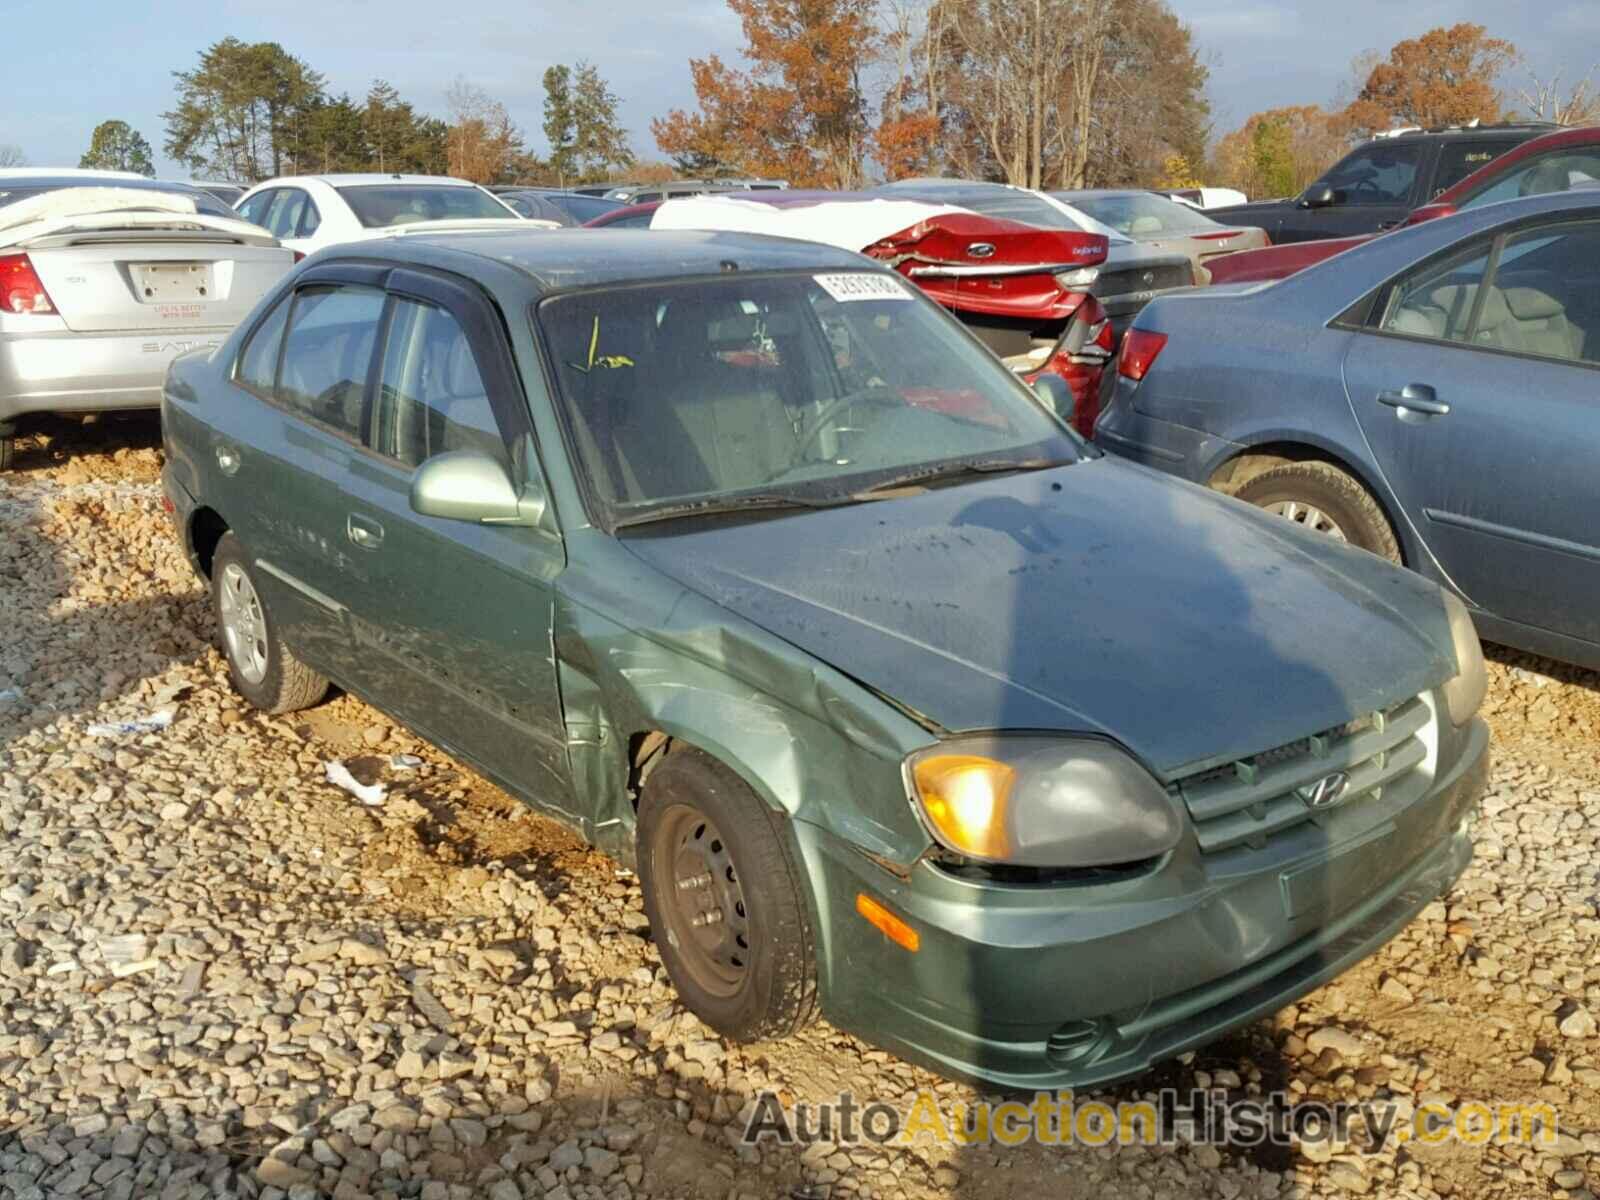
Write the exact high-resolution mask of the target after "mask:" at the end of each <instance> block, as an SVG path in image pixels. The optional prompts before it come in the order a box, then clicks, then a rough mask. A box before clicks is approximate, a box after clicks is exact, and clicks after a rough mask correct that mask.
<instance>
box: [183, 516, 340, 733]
mask: <svg viewBox="0 0 1600 1200" xmlns="http://www.w3.org/2000/svg"><path fill="white" fill-rule="evenodd" d="M235 572H238V573H239V574H240V575H242V576H243V578H244V580H246V581H247V582H248V584H249V592H250V594H251V595H252V596H253V598H254V601H255V603H254V606H253V613H254V617H253V622H252V624H253V626H254V628H255V631H256V632H257V634H258V636H254V637H251V638H249V639H248V640H249V642H250V644H251V646H252V647H254V649H253V650H248V651H247V650H244V649H242V643H241V641H240V640H239V639H238V638H235V637H233V636H232V635H230V632H229V622H228V620H227V619H226V617H225V615H224V614H225V606H226V605H227V604H228V603H229V601H226V600H225V598H224V592H225V591H228V590H229V589H230V587H231V586H232V585H233V584H236V583H237V582H238V576H237V575H235V574H234V573H235ZM237 595H238V592H237V591H235V592H234V596H235V597H237ZM211 609H212V613H213V615H214V616H215V617H216V620H217V636H218V639H219V640H220V641H221V643H222V653H223V657H225V658H226V659H227V660H228V675H229V677H230V678H231V679H232V681H233V687H234V690H235V691H237V692H238V693H239V694H240V695H241V696H243V697H244V698H245V699H246V700H248V701H249V702H250V703H251V704H252V705H254V706H255V707H256V708H259V709H261V710H262V711H264V712H269V713H288V712H294V711H296V710H297V709H302V708H309V707H311V705H313V704H315V703H317V702H318V701H319V700H321V699H322V698H323V697H324V696H326V695H327V694H328V681H327V679H326V678H324V677H323V676H321V675H319V674H317V672H315V671H313V670H312V669H311V668H310V667H308V666H306V665H305V663H303V662H301V661H300V660H299V659H298V658H296V657H295V656H294V653H293V652H292V651H291V650H290V649H289V648H288V647H287V646H285V645H284V644H283V641H282V639H281V638H279V637H278V635H277V632H276V627H275V626H274V624H273V620H272V614H271V613H270V612H269V611H268V610H267V607H266V600H265V599H264V598H263V597H262V595H261V587H260V583H259V580H258V577H257V575H256V573H255V571H254V569H253V568H252V567H251V565H250V559H249V556H248V555H246V554H245V552H244V547H242V546H241V545H240V544H239V539H238V538H236V537H234V536H233V534H232V533H231V532H230V533H225V534H223V535H222V538H221V540H220V541H218V542H217V549H216V552H215V553H214V554H213V555H212V557H211ZM252 653H253V654H255V655H256V656H257V657H256V658H255V661H254V662H253V663H245V662H241V659H243V658H245V657H246V656H247V655H249V654H252Z"/></svg>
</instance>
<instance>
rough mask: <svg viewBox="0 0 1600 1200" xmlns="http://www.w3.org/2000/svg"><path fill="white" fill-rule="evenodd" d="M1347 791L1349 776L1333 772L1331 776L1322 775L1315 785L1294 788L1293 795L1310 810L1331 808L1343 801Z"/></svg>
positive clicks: (1340, 772) (1309, 784) (1341, 772)
mask: <svg viewBox="0 0 1600 1200" xmlns="http://www.w3.org/2000/svg"><path fill="white" fill-rule="evenodd" d="M1349 789H1350V776H1348V775H1346V774H1345V773H1344V772H1343V771H1335V772H1334V773H1333V774H1332V775H1324V776H1323V777H1322V778H1321V779H1319V780H1317V781H1316V782H1315V783H1308V784H1305V785H1304V786H1303V787H1297V788H1295V790H1294V794H1295V795H1296V796H1299V797H1300V799H1302V800H1304V801H1305V802H1306V804H1307V805H1308V806H1310V807H1311V808H1332V807H1333V806H1334V805H1335V804H1337V803H1339V801H1341V800H1343V799H1344V794H1345V792H1347V791H1348V790H1349Z"/></svg>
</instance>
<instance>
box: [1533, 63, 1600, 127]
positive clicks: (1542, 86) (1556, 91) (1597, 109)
mask: <svg viewBox="0 0 1600 1200" xmlns="http://www.w3.org/2000/svg"><path fill="white" fill-rule="evenodd" d="M1517 95H1518V96H1520V97H1521V98H1522V103H1523V104H1524V105H1526V106H1527V109H1528V113H1529V115H1530V116H1532V117H1534V118H1535V119H1536V120H1540V121H1554V122H1555V123H1556V124H1557V125H1592V124H1594V123H1596V122H1597V121H1600V94H1596V93H1595V91H1594V72H1593V71H1592V70H1591V71H1590V72H1589V73H1588V74H1586V75H1585V76H1584V77H1583V78H1582V79H1580V80H1578V82H1577V83H1575V84H1574V85H1573V86H1572V87H1571V88H1569V89H1564V88H1563V87H1562V84H1561V72H1559V71H1557V72H1556V73H1555V74H1554V75H1552V76H1550V78H1549V79H1540V78H1539V77H1538V76H1537V75H1530V76H1529V77H1528V86H1527V87H1525V88H1518V89H1517Z"/></svg>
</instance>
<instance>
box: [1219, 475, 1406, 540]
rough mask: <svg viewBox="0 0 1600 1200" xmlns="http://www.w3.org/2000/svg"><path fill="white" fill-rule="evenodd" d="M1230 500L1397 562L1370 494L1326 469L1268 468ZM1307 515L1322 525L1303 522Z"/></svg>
mask: <svg viewBox="0 0 1600 1200" xmlns="http://www.w3.org/2000/svg"><path fill="white" fill-rule="evenodd" d="M1234 495H1235V496H1236V497H1238V498H1239V499H1240V500H1244V501H1247V502H1248V503H1250V504H1254V505H1255V506H1256V507H1258V508H1265V509H1269V510H1273V511H1277V512H1278V513H1279V515H1281V516H1285V517H1288V519H1290V520H1293V521H1295V522H1296V523H1297V524H1300V525H1303V526H1306V527H1307V528H1312V529H1317V531H1318V532H1321V533H1328V534H1330V535H1332V536H1335V537H1339V538H1341V540H1343V541H1347V542H1349V543H1350V544H1351V545H1352V546H1360V547H1361V548H1362V549H1363V550H1369V551H1371V552H1372V553H1373V554H1376V555H1378V557H1380V558H1387V559H1388V560H1389V561H1390V562H1396V563H1397V562H1399V561H1400V543H1399V541H1398V540H1397V539H1396V538H1395V536H1394V528H1393V526H1391V525H1390V524H1389V518H1388V517H1386V516H1384V515H1383V509H1381V508H1380V507H1378V502H1377V501H1376V500H1374V499H1373V498H1372V493H1371V492H1369V491H1367V489H1366V488H1364V487H1362V486H1361V484H1360V483H1359V482H1357V481H1356V480H1355V479H1352V478H1351V477H1350V476H1349V475H1347V474H1345V473H1344V472H1343V471H1341V470H1340V469H1339V468H1338V467H1336V466H1333V465H1332V464H1331V463H1325V462H1298V463H1289V464H1287V465H1285V466H1281V467H1273V468H1272V469H1271V470H1268V471H1263V472H1261V474H1259V475H1257V476H1255V477H1254V478H1252V479H1251V480H1250V481H1249V482H1248V483H1246V484H1245V485H1244V486H1243V487H1241V488H1240V489H1239V490H1238V491H1236V492H1234ZM1296 510H1298V511H1296ZM1307 510H1313V511H1312V513H1311V515H1312V516H1314V517H1316V516H1320V518H1321V519H1320V520H1308V519H1307V518H1308V513H1307ZM1335 530H1337V532H1334V531H1335Z"/></svg>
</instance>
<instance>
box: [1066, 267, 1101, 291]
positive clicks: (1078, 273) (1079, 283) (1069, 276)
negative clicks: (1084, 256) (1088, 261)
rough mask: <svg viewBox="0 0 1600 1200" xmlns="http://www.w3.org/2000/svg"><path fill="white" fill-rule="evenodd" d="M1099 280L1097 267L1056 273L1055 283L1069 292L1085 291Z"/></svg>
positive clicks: (1077, 268) (1078, 268)
mask: <svg viewBox="0 0 1600 1200" xmlns="http://www.w3.org/2000/svg"><path fill="white" fill-rule="evenodd" d="M1099 278H1100V268H1099V267H1075V268H1073V269H1072V270H1070V271H1057V272H1056V282H1057V283H1059V284H1060V285H1061V286H1062V287H1064V288H1066V289H1067V290H1068V291H1069V292H1074V291H1087V290H1088V289H1089V288H1091V287H1093V286H1094V281H1095V280H1096V279H1099Z"/></svg>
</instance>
